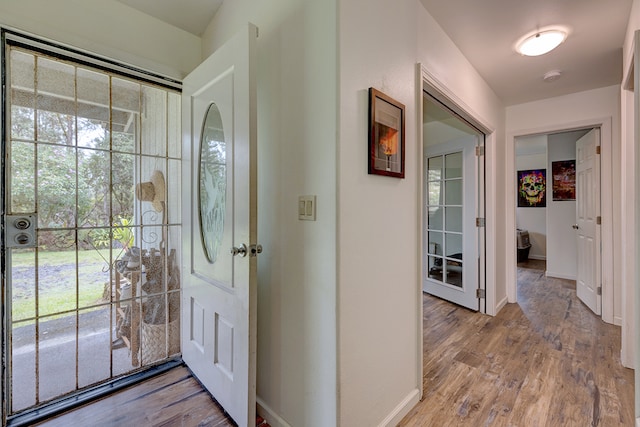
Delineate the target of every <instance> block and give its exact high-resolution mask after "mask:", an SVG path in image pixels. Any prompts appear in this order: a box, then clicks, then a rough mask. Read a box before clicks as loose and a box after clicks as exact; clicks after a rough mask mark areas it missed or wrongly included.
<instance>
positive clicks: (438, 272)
mask: <svg viewBox="0 0 640 427" xmlns="http://www.w3.org/2000/svg"><path fill="white" fill-rule="evenodd" d="M442 261H443V260H442V258H440V257H435V256H430V257H428V260H427V268H428V269H427V276H428V277H429V279H433V280H438V281H442V271H443V270H442Z"/></svg>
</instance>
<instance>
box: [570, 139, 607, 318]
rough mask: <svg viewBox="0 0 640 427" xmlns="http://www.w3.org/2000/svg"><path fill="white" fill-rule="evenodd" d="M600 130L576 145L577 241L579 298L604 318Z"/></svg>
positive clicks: (580, 140)
mask: <svg viewBox="0 0 640 427" xmlns="http://www.w3.org/2000/svg"><path fill="white" fill-rule="evenodd" d="M599 145H600V129H593V130H591V131H590V132H589V133H587V134H586V135H585V136H583V137H582V138H580V139H579V140H578V141H577V142H576V225H574V228H575V229H576V232H577V239H578V280H577V283H576V291H577V294H578V298H580V300H581V301H582V302H583V303H585V305H586V306H587V307H589V308H590V309H591V310H592V311H593V312H594V313H596V314H601V311H602V291H601V289H602V288H601V287H600V286H601V284H600V272H601V262H600V226H599V224H598V216H599V215H600V161H599V158H598V155H597V154H596V148H597V147H598V146H599Z"/></svg>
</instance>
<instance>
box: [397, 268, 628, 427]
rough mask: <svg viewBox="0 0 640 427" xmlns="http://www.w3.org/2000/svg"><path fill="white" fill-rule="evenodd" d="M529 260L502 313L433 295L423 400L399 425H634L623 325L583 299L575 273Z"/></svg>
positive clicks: (427, 314)
mask: <svg viewBox="0 0 640 427" xmlns="http://www.w3.org/2000/svg"><path fill="white" fill-rule="evenodd" d="M519 267H520V266H519ZM523 267H525V268H518V302H519V303H518V304H508V305H507V306H506V307H505V308H503V309H502V311H501V312H500V313H499V314H498V316H496V317H489V316H486V315H483V314H479V313H475V312H471V311H469V310H467V309H464V308H461V307H459V306H456V305H453V304H450V303H447V302H445V301H442V300H440V299H437V298H434V297H431V296H428V295H425V297H424V302H423V304H424V348H425V351H424V400H423V401H422V402H420V403H419V404H418V405H417V406H416V407H415V408H414V409H413V410H412V412H411V413H410V414H408V415H407V416H406V417H405V419H404V420H402V422H401V423H400V425H401V426H473V427H476V426H519V427H520V426H525V427H526V426H552V427H556V426H562V427H564V426H576V427H585V426H606V427H608V426H629V427H631V426H633V425H634V417H633V408H634V402H633V399H634V391H633V382H634V380H633V371H632V370H630V369H626V368H623V367H622V366H621V364H620V327H617V326H613V325H609V324H606V323H604V322H602V320H601V319H600V318H598V317H597V316H595V315H594V314H593V313H592V312H591V311H590V310H589V309H588V308H587V307H586V306H584V305H583V304H582V303H581V302H580V301H579V300H578V299H577V297H576V293H575V282H574V281H569V280H562V279H553V278H546V277H545V275H544V268H543V269H542V270H541V269H539V266H536V265H535V263H529V264H528V265H523ZM531 267H534V268H531ZM536 267H537V268H536Z"/></svg>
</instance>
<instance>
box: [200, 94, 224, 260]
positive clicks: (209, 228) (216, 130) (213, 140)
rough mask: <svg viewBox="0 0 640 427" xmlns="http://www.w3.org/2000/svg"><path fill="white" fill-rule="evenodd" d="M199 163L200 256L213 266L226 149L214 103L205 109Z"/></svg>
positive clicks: (220, 231) (220, 224) (221, 214)
mask: <svg viewBox="0 0 640 427" xmlns="http://www.w3.org/2000/svg"><path fill="white" fill-rule="evenodd" d="M199 164H200V166H199V173H198V175H199V179H200V186H199V193H200V208H199V211H200V233H201V235H202V246H203V247H204V253H205V254H206V256H207V259H208V260H209V262H210V263H212V264H213V263H215V262H216V259H217V258H218V254H219V253H220V246H221V244H222V236H223V234H224V216H225V211H226V199H227V146H226V143H225V141H224V129H223V126H222V117H221V116H220V110H219V109H218V107H217V106H216V104H215V103H214V104H211V105H210V106H209V109H208V110H207V114H206V116H205V118H204V122H203V124H202V133H201V138H200V162H199Z"/></svg>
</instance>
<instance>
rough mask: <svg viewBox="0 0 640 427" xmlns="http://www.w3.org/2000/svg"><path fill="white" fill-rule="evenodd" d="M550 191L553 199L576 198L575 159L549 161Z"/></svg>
mask: <svg viewBox="0 0 640 427" xmlns="http://www.w3.org/2000/svg"><path fill="white" fill-rule="evenodd" d="M551 176H552V193H553V200H554V201H564V200H575V199H576V161H575V160H561V161H558V162H551Z"/></svg>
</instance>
